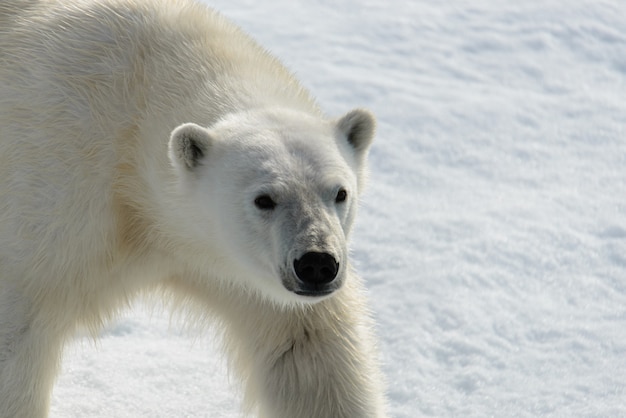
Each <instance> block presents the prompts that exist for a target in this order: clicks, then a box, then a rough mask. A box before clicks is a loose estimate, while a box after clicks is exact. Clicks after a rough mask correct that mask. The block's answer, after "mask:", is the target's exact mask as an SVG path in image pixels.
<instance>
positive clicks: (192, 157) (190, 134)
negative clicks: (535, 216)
mask: <svg viewBox="0 0 626 418" xmlns="http://www.w3.org/2000/svg"><path fill="white" fill-rule="evenodd" d="M212 140H213V139H212V138H211V135H210V134H209V131H208V130H207V129H205V128H203V127H201V126H199V125H196V124H195V123H185V124H183V125H180V126H179V127H178V128H176V129H174V130H173V131H172V135H171V136H170V143H169V150H168V152H169V157H170V161H171V162H172V164H173V165H174V166H175V167H178V168H181V169H185V170H187V171H193V170H194V169H195V168H196V167H197V166H199V165H200V164H202V160H203V159H204V157H205V155H206V153H207V151H208V149H209V147H210V145H211V142H212Z"/></svg>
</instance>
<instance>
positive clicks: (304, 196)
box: [169, 109, 375, 303]
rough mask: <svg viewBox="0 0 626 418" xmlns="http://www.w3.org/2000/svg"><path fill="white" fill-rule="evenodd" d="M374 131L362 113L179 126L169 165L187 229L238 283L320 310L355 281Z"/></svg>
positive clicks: (282, 113) (272, 115) (270, 114)
mask: <svg viewBox="0 0 626 418" xmlns="http://www.w3.org/2000/svg"><path fill="white" fill-rule="evenodd" d="M374 130H375V120H374V117H373V116H372V115H371V114H370V113H369V112H367V111H365V110H360V109H357V110H353V111H351V112H349V113H348V114H346V115H345V116H343V117H341V118H339V119H338V120H335V121H325V120H320V119H319V118H315V117H312V116H310V115H306V114H302V113H298V112H293V111H286V110H284V109H280V110H264V111H255V112H246V113H242V114H234V115H231V116H229V117H227V118H225V119H223V120H221V121H220V122H218V123H216V124H215V125H213V126H210V127H208V128H204V127H201V126H198V125H196V124H192V123H187V124H184V125H181V126H179V127H178V128H176V129H175V130H174V131H173V132H172V134H171V138H170V142H169V157H170V161H171V163H172V166H173V168H174V172H175V177H176V179H177V186H178V190H179V192H180V193H183V194H184V195H185V198H184V199H183V200H185V201H186V202H187V205H188V207H189V211H188V213H189V216H188V218H187V219H186V220H185V222H189V223H190V224H189V225H188V226H189V227H190V228H194V229H195V230H196V233H197V234H198V235H197V236H198V237H199V238H200V241H205V242H206V245H207V251H209V248H210V251H211V253H213V254H214V255H213V257H216V256H215V253H217V254H218V255H217V257H218V258H219V261H217V262H214V263H215V264H219V266H218V267H219V271H221V272H227V273H228V274H229V275H231V278H229V279H230V280H232V277H234V278H235V279H236V280H239V281H240V283H241V284H242V285H243V286H244V287H246V288H247V289H250V290H253V291H254V292H257V293H260V294H261V295H263V296H265V297H268V298H269V299H271V300H273V301H276V302H278V303H291V302H294V301H308V302H315V301H319V300H321V299H323V298H324V297H325V296H328V295H330V294H332V293H333V292H334V291H336V290H338V289H339V288H340V287H341V286H342V284H343V283H344V281H345V280H346V277H347V274H348V270H349V267H348V250H347V239H348V236H349V233H350V230H351V227H352V224H353V221H354V217H355V213H356V207H357V203H358V196H359V191H360V189H361V187H362V183H363V180H364V173H365V165H366V156H367V152H368V149H369V146H370V144H371V142H372V139H373V136H374ZM224 263H226V265H227V267H224ZM222 275H223V274H222Z"/></svg>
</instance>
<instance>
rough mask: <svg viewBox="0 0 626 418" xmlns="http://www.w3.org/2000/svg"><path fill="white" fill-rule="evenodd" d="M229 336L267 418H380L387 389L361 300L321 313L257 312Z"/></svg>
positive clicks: (265, 308) (253, 399)
mask: <svg viewBox="0 0 626 418" xmlns="http://www.w3.org/2000/svg"><path fill="white" fill-rule="evenodd" d="M239 318H241V319H242V322H240V323H239V324H238V326H237V327H236V328H235V330H234V331H235V334H231V335H227V343H228V348H229V351H231V353H232V354H234V355H235V358H234V362H235V364H236V365H237V366H238V369H239V372H240V373H241V374H242V377H243V378H244V381H245V386H246V387H245V390H246V401H247V404H248V405H249V406H250V407H251V408H254V407H258V409H259V412H260V416H261V417H262V418H294V417H298V418H365V417H370V418H381V417H384V416H385V412H384V399H383V389H382V387H383V382H382V377H381V373H380V371H379V369H378V364H377V355H376V352H375V347H374V343H373V338H372V335H371V332H372V330H371V322H370V319H369V317H368V315H367V311H366V309H365V305H364V301H363V298H362V296H361V292H360V291H359V290H357V289H343V290H340V291H339V292H337V294H336V295H335V296H333V297H331V298H330V299H328V300H325V301H322V302H320V303H318V304H314V305H305V304H302V305H298V306H296V307H277V306H274V305H272V304H265V303H258V304H250V305H248V306H247V307H245V308H243V310H242V311H240V312H239Z"/></svg>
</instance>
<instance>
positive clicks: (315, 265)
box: [293, 252, 339, 284]
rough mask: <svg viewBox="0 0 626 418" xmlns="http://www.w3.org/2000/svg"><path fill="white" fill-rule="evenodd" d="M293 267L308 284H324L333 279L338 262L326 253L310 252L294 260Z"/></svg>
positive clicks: (335, 275)
mask: <svg viewBox="0 0 626 418" xmlns="http://www.w3.org/2000/svg"><path fill="white" fill-rule="evenodd" d="M293 268H294V270H295V271H296V275H297V276H298V278H299V279H300V280H302V281H303V282H305V283H308V284H326V283H330V282H332V281H333V280H335V277H337V271H339V263H337V261H335V257H333V256H332V255H330V254H327V253H315V252H310V253H306V254H304V255H303V256H302V257H300V259H298V260H294V262H293Z"/></svg>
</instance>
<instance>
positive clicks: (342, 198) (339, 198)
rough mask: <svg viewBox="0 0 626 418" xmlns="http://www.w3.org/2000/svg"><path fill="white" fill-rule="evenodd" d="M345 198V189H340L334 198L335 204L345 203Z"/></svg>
mask: <svg viewBox="0 0 626 418" xmlns="http://www.w3.org/2000/svg"><path fill="white" fill-rule="evenodd" d="M347 197H348V192H346V189H340V190H339V191H338V192H337V197H335V203H341V202H345V201H346V198H347Z"/></svg>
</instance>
